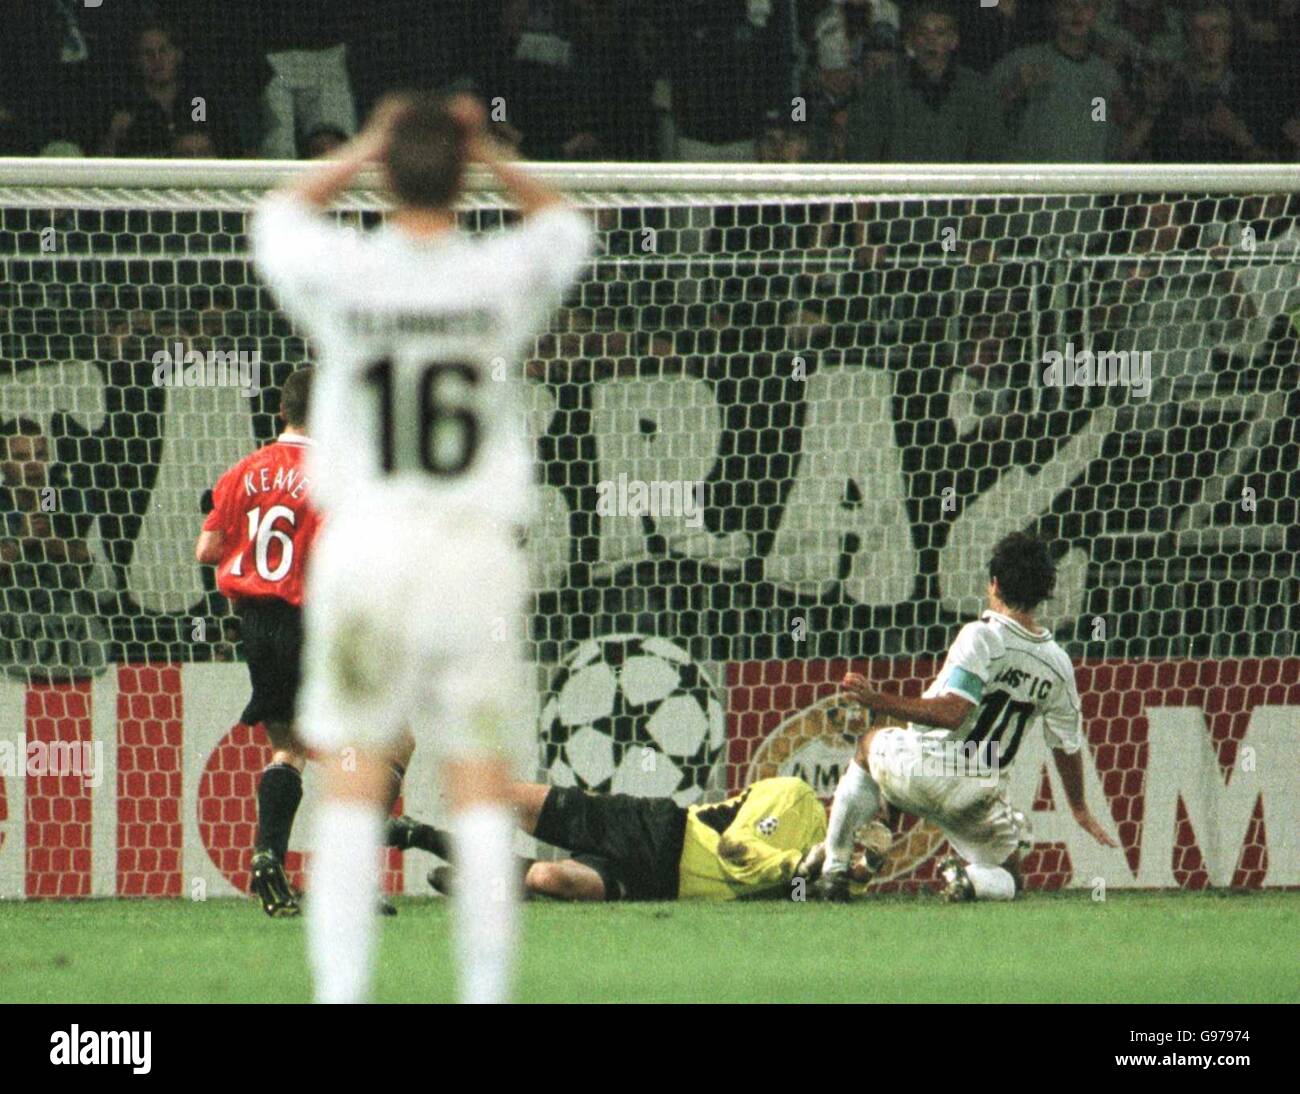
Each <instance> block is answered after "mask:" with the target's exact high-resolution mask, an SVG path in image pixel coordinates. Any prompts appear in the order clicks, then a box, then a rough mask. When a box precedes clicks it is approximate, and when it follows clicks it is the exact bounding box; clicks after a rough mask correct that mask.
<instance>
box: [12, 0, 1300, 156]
mask: <svg viewBox="0 0 1300 1094" xmlns="http://www.w3.org/2000/svg"><path fill="white" fill-rule="evenodd" d="M6 16H7V18H6V19H5V22H4V33H3V35H0V154H8V155H14V154H35V153H39V152H46V153H47V154H54V155H58V154H62V155H68V154H86V155H108V156H113V155H117V156H164V157H165V156H176V157H211V156H219V157H232V158H242V157H260V158H275V159H288V158H310V157H315V156H319V155H323V154H326V153H328V152H329V150H330V149H331V148H333V147H335V146H336V145H337V144H338V143H339V142H341V141H342V140H344V139H346V137H347V136H348V135H349V134H350V133H352V132H354V131H355V129H356V127H357V124H358V121H359V119H360V118H362V117H364V115H365V113H366V112H367V110H368V109H369V108H370V106H371V105H372V104H373V103H374V102H375V101H376V100H377V99H378V98H379V97H380V96H382V95H383V94H384V93H386V92H388V91H392V90H397V89H416V88H419V89H435V90H437V89H442V90H467V89H468V90H474V91H476V92H478V93H479V94H480V95H482V96H483V98H484V99H485V101H486V102H487V103H488V105H489V106H490V108H491V116H492V118H493V120H494V122H496V123H497V125H498V128H499V131H500V133H501V134H502V135H503V136H505V137H506V138H507V139H509V140H511V141H513V142H514V143H516V144H517V145H518V146H519V148H520V151H521V152H522V153H523V154H524V155H526V156H529V157H532V158H536V159H552V160H556V159H562V160H642V161H654V160H665V161H673V160H681V161H738V162H746V161H755V160H764V161H779V162H800V161H837V160H848V161H851V162H1044V161H1060V162H1146V161H1156V162H1162V161H1164V162H1167V161H1179V162H1202V163H1209V162H1269V161H1282V162H1290V161H1293V160H1295V159H1296V158H1297V156H1298V154H1300V65H1297V58H1300V0H1233V2H1232V3H1226V2H1222V0H999V2H998V3H997V4H996V5H994V6H991V7H986V6H984V5H982V4H977V3H974V2H970V3H963V2H958V0H368V2H367V3H364V4H358V3H353V2H352V0H257V2H256V3H252V2H248V3H238V4H229V3H224V2H219V0H119V2H118V3H114V4H110V5H99V6H96V7H91V6H87V5H83V4H82V3H80V2H78V0H9V3H7V4H6Z"/></svg>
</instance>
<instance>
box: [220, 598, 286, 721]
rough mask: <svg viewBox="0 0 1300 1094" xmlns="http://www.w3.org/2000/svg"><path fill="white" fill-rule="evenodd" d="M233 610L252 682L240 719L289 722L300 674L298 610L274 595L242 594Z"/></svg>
mask: <svg viewBox="0 0 1300 1094" xmlns="http://www.w3.org/2000/svg"><path fill="white" fill-rule="evenodd" d="M235 611H236V612H237V613H238V615H239V624H240V637H241V639H242V641H243V644H244V660H245V661H247V662H248V676H249V679H250V680H251V681H252V684H253V695H252V698H250V699H249V700H248V706H246V707H244V713H243V714H242V715H240V721H242V722H243V723H244V724H245V725H249V726H251V725H256V724H257V723H258V722H292V721H293V708H294V704H295V703H296V702H297V700H298V681H299V679H300V674H301V668H300V662H301V660H302V609H301V608H296V607H294V606H293V605H292V604H289V603H287V602H285V601H283V600H278V599H276V598H275V597H245V598H243V599H241V600H240V601H239V604H238V606H237V607H236V609H235Z"/></svg>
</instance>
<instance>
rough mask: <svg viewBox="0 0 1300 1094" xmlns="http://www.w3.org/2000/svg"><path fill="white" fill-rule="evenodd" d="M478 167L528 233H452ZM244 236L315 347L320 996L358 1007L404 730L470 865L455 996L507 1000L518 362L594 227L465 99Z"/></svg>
mask: <svg viewBox="0 0 1300 1094" xmlns="http://www.w3.org/2000/svg"><path fill="white" fill-rule="evenodd" d="M470 162H477V163H479V164H481V165H482V166H483V167H485V168H486V169H487V170H488V171H489V172H491V173H492V174H493V175H494V176H495V177H496V179H497V180H498V181H499V182H500V183H501V184H502V186H503V187H504V189H505V190H506V192H507V194H508V196H509V197H510V198H511V199H512V200H513V201H514V203H515V204H516V205H517V206H518V208H519V210H520V212H521V213H522V214H523V223H522V224H521V225H520V226H519V227H517V228H513V229H509V230H506V231H502V232H497V233H493V234H491V235H490V236H488V237H484V238H472V237H470V236H467V235H465V234H462V233H461V232H459V231H457V230H456V221H455V214H454V212H453V206H454V204H455V203H456V201H457V199H458V197H459V194H460V191H461V185H462V179H463V175H464V170H465V167H466V165H467V164H468V163H470ZM371 164H373V165H376V166H378V167H379V168H380V170H381V173H382V177H383V179H384V182H385V183H386V185H387V188H388V189H389V191H390V192H391V195H392V197H393V200H394V204H395V209H394V211H393V212H392V214H391V215H390V217H389V219H388V222H387V224H386V225H385V226H384V227H382V228H380V229H377V230H376V231H373V232H368V233H360V232H355V231H349V230H347V229H345V228H342V227H340V226H338V225H337V224H335V223H334V222H333V221H332V220H331V219H329V218H328V217H327V216H325V215H324V213H325V211H326V209H327V208H328V207H329V206H330V205H331V204H332V203H333V201H334V200H335V199H336V198H337V197H338V195H339V194H340V193H341V192H342V191H343V190H344V189H345V188H346V187H347V185H348V184H349V183H350V182H351V181H352V179H353V178H354V177H355V176H356V174H357V173H358V172H359V171H360V170H361V169H362V168H364V167H366V166H368V165H371ZM252 241H253V249H254V255H255V258H256V262H257V266H258V269H259V270H260V272H261V274H262V276H263V277H264V278H265V280H266V283H267V284H268V285H269V286H270V287H271V289H272V290H273V292H274V293H275V296H276V299H277V300H278V302H279V304H280V305H281V306H282V307H283V309H284V310H285V311H286V312H287V313H288V314H289V315H290V316H291V317H292V318H293V319H294V320H295V321H296V322H297V323H298V325H299V326H300V327H301V328H302V329H303V330H304V331H305V332H306V333H307V334H308V335H310V336H311V338H312V339H313V341H314V343H315V345H316V348H317V355H318V358H319V363H318V368H317V377H316V388H315V392H314V393H313V400H312V412H311V422H310V429H311V434H312V436H313V437H314V438H315V442H316V444H315V447H314V448H313V450H312V459H311V462H310V463H309V465H308V466H309V474H310V475H312V476H313V477H312V490H313V492H314V495H315V498H316V501H317V504H318V505H319V506H320V508H321V510H322V513H323V516H324V527H323V530H322V532H321V533H320V535H319V538H318V539H317V541H316V545H315V554H314V556H313V560H312V566H311V571H310V574H309V577H308V580H309V582H310V586H311V590H312V592H311V597H310V598H309V600H308V605H307V610H306V617H305V634H306V637H305V650H304V658H303V660H304V678H303V689H302V693H301V697H300V704H299V711H298V722H299V724H300V726H301V727H302V732H303V735H304V737H305V739H306V740H307V742H308V743H309V744H310V745H312V746H314V747H316V748H318V749H321V750H322V751H325V752H328V753H329V754H330V759H328V760H327V761H326V764H325V772H326V776H325V789H324V799H325V800H324V803H323V805H322V808H321V811H320V813H319V818H318V824H317V831H316V834H315V840H314V848H315V851H314V854H313V857H312V869H311V887H310V892H309V893H308V900H307V934H308V946H309V950H310V957H311V961H312V966H313V971H314V975H315V985H316V997H317V999H318V1000H320V1001H322V1002H349V1001H358V1000H363V999H365V998H367V997H368V994H369V990H370V981H371V970H372V966H373V955H374V948H375V940H374V930H375V917H374V903H375V899H376V896H377V886H378V849H379V846H380V843H381V837H382V824H383V821H384V818H383V816H382V815H381V814H382V805H381V803H382V802H383V800H384V799H383V797H382V787H383V782H384V775H383V766H382V759H381V757H382V751H383V749H384V747H385V746H386V745H387V744H389V742H391V741H393V740H394V739H396V738H397V737H398V736H399V735H400V734H401V733H402V732H403V730H404V729H405V728H406V727H408V726H409V727H410V729H411V731H412V732H413V734H414V736H415V739H416V740H417V741H418V742H419V743H420V745H421V747H422V748H425V749H428V750H431V752H432V753H433V755H434V756H435V757H436V758H437V760H438V761H439V773H440V778H441V781H442V785H443V789H444V793H445V795H446V797H447V800H448V805H449V808H450V811H451V822H450V828H451V831H452V834H453V838H454V839H455V841H456V851H457V859H458V861H459V862H460V863H462V870H461V874H460V878H459V886H458V888H457V890H456V895H455V898H454V900H455V907H454V916H453V918H454V924H455V926H454V930H455V936H456V937H455V942H456V945H455V951H456V954H457V961H458V966H459V972H460V983H461V988H460V992H461V998H462V999H463V1000H465V1001H468V1002H498V1001H504V1000H506V999H508V998H509V991H510V983H511V978H512V970H513V954H514V948H515V946H514V937H515V933H516V917H517V913H516V904H517V895H516V891H517V888H518V878H517V877H516V876H515V864H514V856H513V854H512V840H513V831H514V823H515V819H514V817H513V815H512V814H511V812H510V810H509V808H508V806H507V805H506V801H507V798H506V789H507V786H508V783H509V781H510V779H511V778H512V777H513V774H514V772H513V770H512V765H511V756H512V755H517V754H518V751H519V743H520V735H521V734H523V733H525V732H526V726H525V725H524V724H522V722H521V718H522V712H524V711H526V710H528V709H530V703H529V701H528V698H527V695H528V693H527V690H526V688H527V677H526V673H525V664H524V659H523V650H522V643H523V631H522V625H523V618H524V613H525V609H526V602H525V601H526V596H527V592H528V589H527V583H526V567H525V564H524V560H523V558H522V554H521V550H520V547H519V529H520V528H521V527H522V526H525V525H526V523H527V522H528V520H529V519H530V516H531V511H532V505H533V489H534V487H533V475H534V461H533V454H532V452H531V451H530V446H529V443H528V439H527V432H526V430H525V418H524V402H523V399H522V396H521V393H520V390H519V389H520V387H521V386H522V384H523V382H524V381H523V375H522V369H521V367H520V364H519V356H520V353H521V351H522V350H523V349H524V348H525V346H526V344H527V343H528V341H529V339H530V338H532V337H533V336H535V335H536V334H537V333H538V332H539V331H540V330H541V329H542V328H543V326H544V325H545V322H546V320H547V317H548V315H549V313H550V312H551V311H552V310H553V309H554V308H555V307H556V306H557V305H558V304H559V303H560V300H561V297H562V295H563V293H564V292H565V291H566V290H567V289H568V288H569V287H570V286H571V285H572V284H573V282H574V281H575V279H576V277H577V275H578V273H579V272H580V270H581V268H582V266H583V265H584V264H585V263H586V261H587V260H588V257H589V254H590V250H591V244H592V230H591V227H590V225H589V223H588V222H587V220H586V218H585V217H583V216H581V215H580V214H579V213H577V212H575V211H574V210H572V209H570V208H569V207H568V206H567V205H566V204H565V203H564V201H563V200H562V198H561V196H560V195H559V194H558V193H557V192H555V191H553V190H552V189H551V188H549V187H547V186H545V185H543V184H542V183H540V182H538V181H537V180H535V179H533V178H531V177H530V176H529V175H527V174H526V173H524V172H523V171H521V170H519V169H518V168H516V167H515V166H513V165H511V164H510V163H509V162H507V160H506V159H505V158H504V154H503V152H502V151H501V150H500V148H499V147H498V146H497V145H496V143H495V142H494V141H493V140H492V139H491V138H490V137H489V136H488V134H487V132H486V117H485V115H484V112H483V109H482V107H481V106H479V105H478V104H477V103H476V102H475V101H474V100H472V99H469V98H467V97H463V96H462V97H458V98H455V99H452V100H443V99H440V98H437V97H435V96H430V95H412V96H406V97H397V98H394V99H390V100H386V101H385V102H384V103H383V104H382V105H381V106H380V107H379V108H378V109H377V110H376V113H375V116H374V117H373V118H372V120H371V122H370V124H369V125H368V126H367V128H366V129H365V131H364V132H362V133H361V134H360V135H359V136H358V137H357V138H355V139H354V140H353V141H352V142H351V143H350V145H348V146H347V147H346V148H345V149H343V150H341V152H340V153H339V156H338V158H337V159H336V160H334V161H333V162H331V163H329V164H325V165H321V166H319V167H317V168H315V169H314V170H313V171H312V172H311V173H310V174H308V175H307V176H306V177H305V178H304V179H303V180H302V181H301V182H297V183H295V184H293V185H291V186H289V187H287V188H285V189H282V190H281V191H279V192H278V193H276V194H275V195H273V196H272V197H270V198H269V199H268V200H267V201H266V202H265V203H264V204H263V206H262V207H261V208H260V209H259V210H258V212H257V214H256V217H255V219H254V221H253V226H252ZM267 523H268V525H269V523H270V522H269V520H268V522H267ZM525 747H526V746H525Z"/></svg>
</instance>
